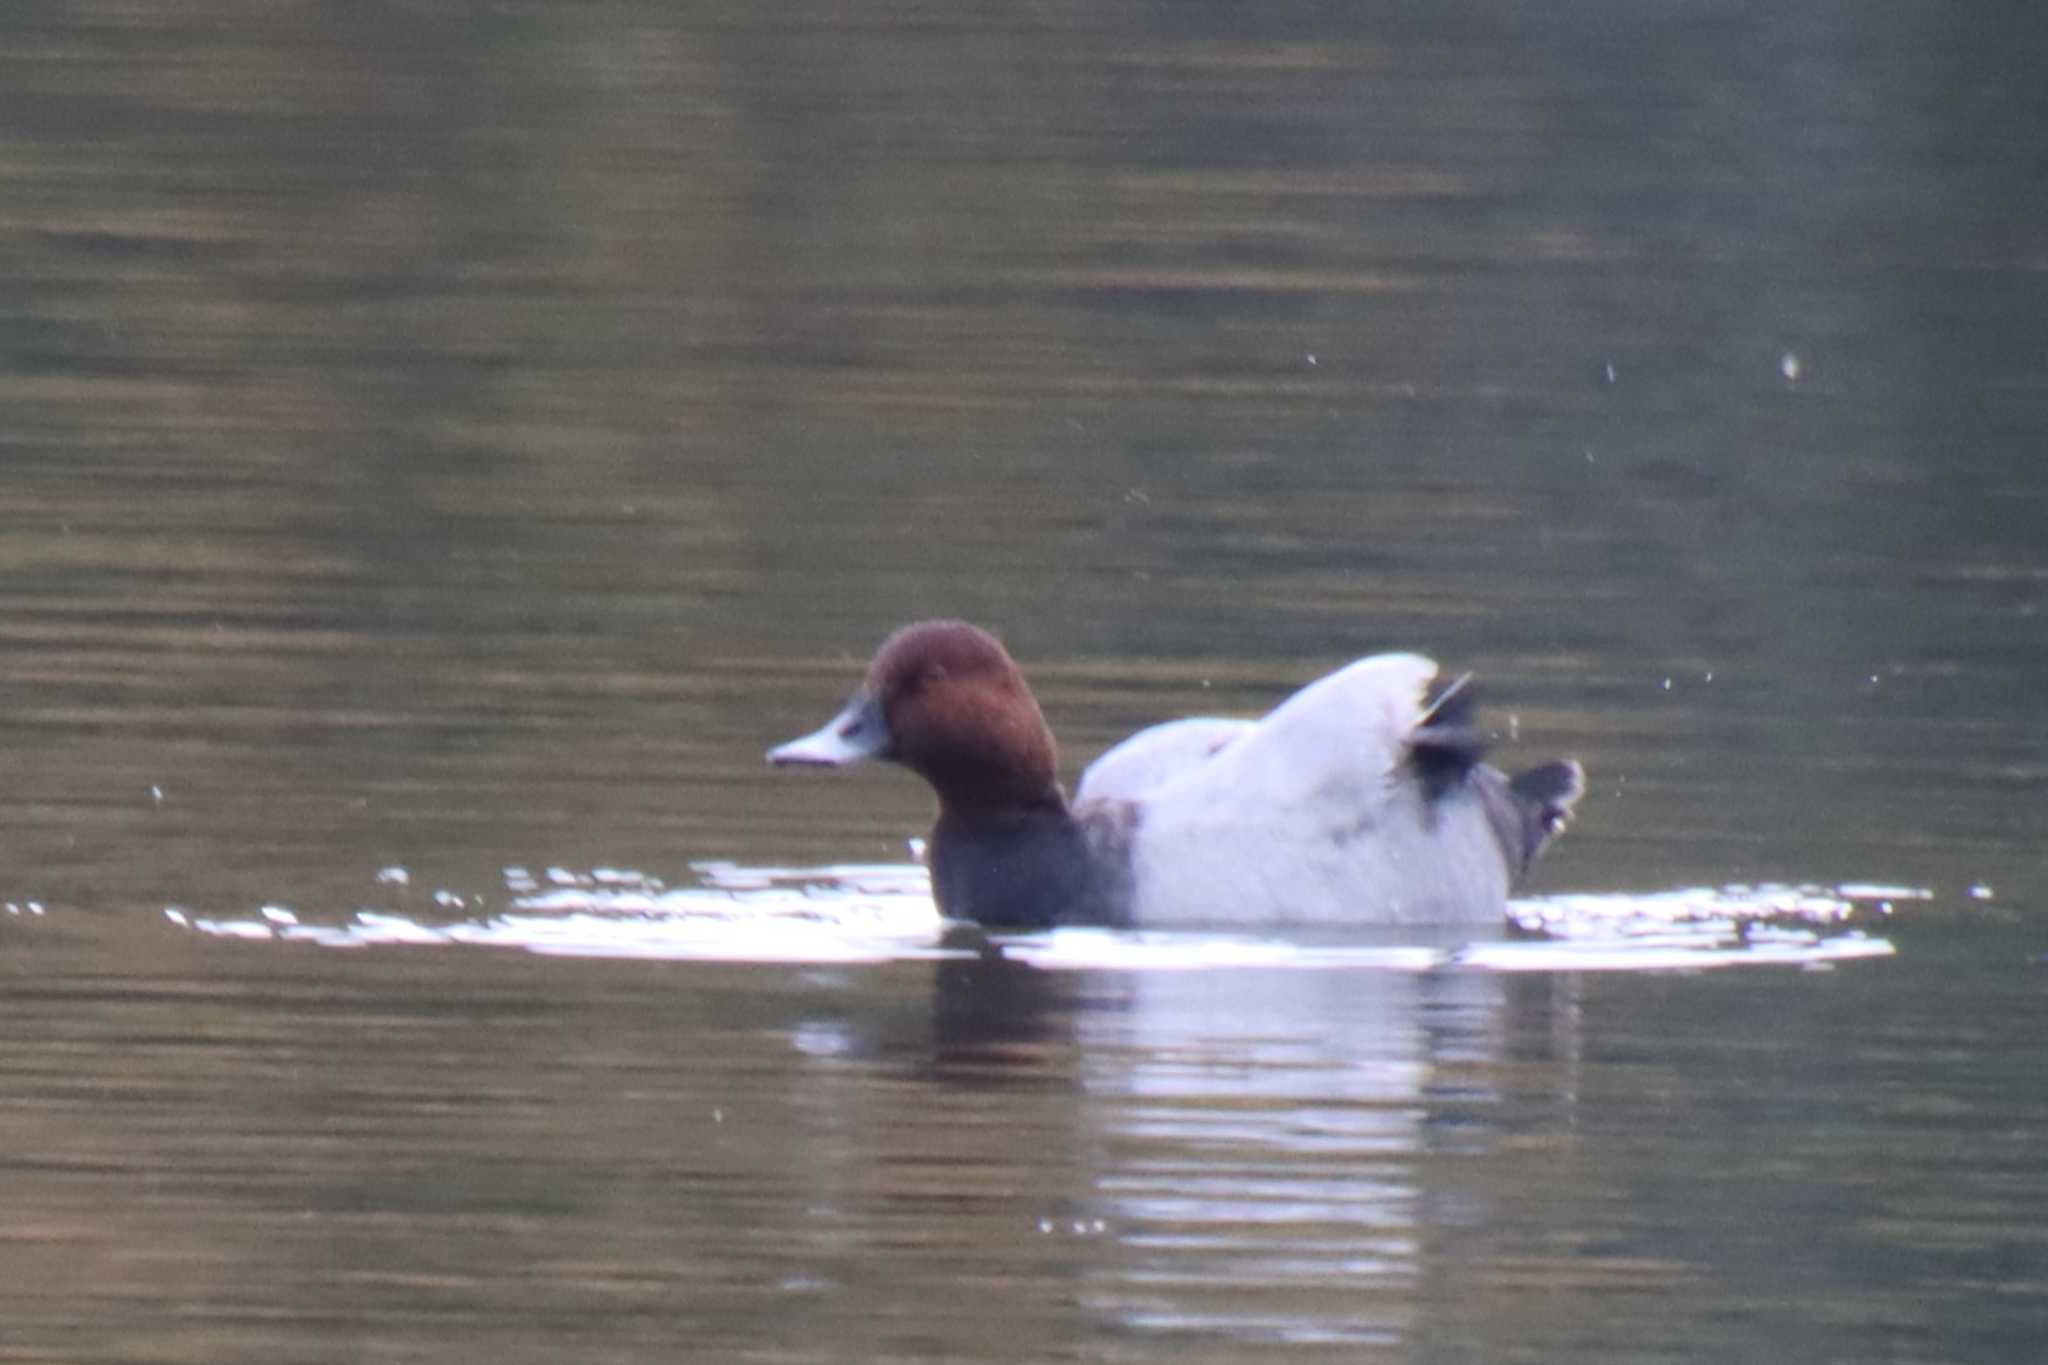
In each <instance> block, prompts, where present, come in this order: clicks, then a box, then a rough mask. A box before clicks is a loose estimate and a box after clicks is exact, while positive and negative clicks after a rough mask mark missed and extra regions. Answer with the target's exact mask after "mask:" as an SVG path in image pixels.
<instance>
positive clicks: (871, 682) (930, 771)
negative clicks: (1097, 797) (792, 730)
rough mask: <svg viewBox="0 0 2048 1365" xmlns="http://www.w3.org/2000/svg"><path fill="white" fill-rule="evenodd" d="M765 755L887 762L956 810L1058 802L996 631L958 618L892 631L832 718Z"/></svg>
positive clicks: (1027, 699) (1018, 681)
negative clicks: (857, 686) (905, 770)
mask: <svg viewBox="0 0 2048 1365" xmlns="http://www.w3.org/2000/svg"><path fill="white" fill-rule="evenodd" d="M768 758H769V761H770V762H772V763H776V764H823V765H832V766H837V765H839V764H844V763H851V762H856V761H858V760H859V759H862V758H881V759H887V760H889V761H891V762H894V763H900V764H902V765H903V766H904V767H906V768H909V769H910V770H911V771H913V772H915V773H917V774H918V775H919V776H920V777H923V778H924V779H925V780H926V781H927V782H929V783H931V784H932V787H933V788H934V789H935V790H936V791H937V792H938V794H939V800H940V803H941V804H942V805H943V806H944V807H946V808H947V809H948V810H952V811H955V812H960V813H963V814H964V813H968V812H975V811H994V810H1001V809H1004V808H1009V807H1029V806H1038V805H1042V804H1044V803H1045V802H1046V801H1048V800H1053V801H1057V800H1059V795H1058V787H1057V784H1056V780H1055V776H1054V771H1055V767H1056V762H1057V753H1056V750H1055V748H1054V745H1053V738H1052V731H1051V730H1050V729H1048V728H1047V727H1046V724H1045V717H1044V715H1043V714H1042V713H1041V712H1040V711H1039V709H1038V702H1037V700H1036V699H1035V698H1033V697H1032V695H1031V689H1030V687H1029V686H1027V685H1026V684H1025V682H1024V675H1023V674H1022V673H1021V672H1019V671H1018V669H1017V665H1016V663H1015V661H1014V660H1012V659H1011V658H1010V655H1009V652H1008V651H1007V650H1005V649H1004V648H1003V646H1002V644H1001V643H1000V642H998V641H997V640H996V638H995V637H994V636H993V635H990V634H989V633H988V632H987V631H984V630H980V629H977V628H976V627H974V626H971V625H969V624H967V623H966V622H965V621H921V622H919V623H917V624H916V625H912V626H905V627H904V628H903V629H902V630H899V631H897V632H896V633H895V634H894V635H892V636H890V637H889V638H888V640H886V641H884V642H883V645H882V648H881V651H880V652H879V653H877V654H876V655H875V661H874V663H873V664H872V665H871V666H870V667H869V669H868V676H867V682H866V683H865V685H864V686H863V687H862V688H861V690H860V692H859V693H857V694H856V695H855V696H854V698H853V700H852V701H851V702H849V703H848V704H847V706H846V708H845V709H844V710H843V711H841V712H840V713H839V715H838V716H836V717H834V718H833V720H832V721H831V722H830V723H829V724H827V725H826V726H825V727H824V728H823V729H821V730H819V731H818V732H817V733H815V734H812V735H807V736H805V737H804V738H802V739H799V740H795V741H792V742H791V743H789V744H785V745H783V746H782V747H781V748H779V749H774V750H771V751H770V752H769V755H768Z"/></svg>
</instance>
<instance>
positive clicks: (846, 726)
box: [768, 696, 889, 768]
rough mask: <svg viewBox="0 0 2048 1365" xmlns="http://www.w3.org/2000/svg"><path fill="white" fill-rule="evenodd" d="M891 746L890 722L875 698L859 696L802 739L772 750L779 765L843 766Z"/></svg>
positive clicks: (771, 755)
mask: <svg viewBox="0 0 2048 1365" xmlns="http://www.w3.org/2000/svg"><path fill="white" fill-rule="evenodd" d="M888 747H889V723H888V722H887V721H886V720H884V719H883V718H882V708H881V707H880V706H879V705H877V704H876V703H875V701H874V699H873V698H870V697H864V696H863V697H855V698H854V699H853V700H852V701H850V702H848V703H847V704H846V709H844V710H843V711H841V712H840V713H839V714H838V715H836V716H834V717H832V719H831V720H829V721H826V722H825V724H824V725H823V726H822V727H820V728H819V729H816V730H813V731H812V732H811V733H810V734H808V735H805V736H804V737H803V738H802V739H793V740H791V741H790V742H789V743H787V744H783V745H778V746H777V747H775V748H773V749H770V750H769V751H768V761H769V762H770V763H773V764H774V765H775V766H776V767H778V768H843V767H845V766H846V765H847V764H849V763H859V762H860V761H861V760H863V759H868V758H879V757H881V755H882V753H883V751H884V750H886V749H887V748H888Z"/></svg>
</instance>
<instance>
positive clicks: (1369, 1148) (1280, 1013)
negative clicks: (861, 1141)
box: [933, 945, 1557, 1345]
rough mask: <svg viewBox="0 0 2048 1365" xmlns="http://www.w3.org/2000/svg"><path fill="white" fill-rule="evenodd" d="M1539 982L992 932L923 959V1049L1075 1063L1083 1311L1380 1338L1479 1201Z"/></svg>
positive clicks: (1191, 1329) (1037, 1064) (1019, 1062)
mask: <svg viewBox="0 0 2048 1365" xmlns="http://www.w3.org/2000/svg"><path fill="white" fill-rule="evenodd" d="M1551 990H1552V987H1551V985H1550V984H1549V979H1548V978H1544V979H1543V981H1542V982H1540V983H1539V982H1537V981H1534V980H1531V979H1529V978H1508V977H1504V976H1501V975H1496V974H1489V973H1483V972H1471V971H1458V970H1438V971H1421V972H1403V971H1353V970H1329V971H1300V970H1285V969H1257V968H1254V969H1241V970H1233V969H1224V970H1191V971H1115V972H1090V971H1074V972H1047V971H1040V970H1036V969H1034V968H1031V967H1028V966H1023V965H1021V964H1019V963H1017V962H1015V961H1012V960H1010V959H1009V958H1006V957H1005V956H1004V955H1003V954H1002V953H1001V952H1000V951H999V950H997V949H994V948H990V947H987V946H985V945H984V947H983V950H982V951H980V952H979V953H978V954H977V955H976V956H975V957H973V958H971V959H962V960H957V961H952V962H948V963H945V964H943V965H941V966H940V968H939V969H938V980H937V988H936V990H935V992H934V996H933V1001H934V1023H935V1035H936V1047H935V1050H934V1062H935V1065H936V1069H937V1074H938V1076H939V1077H940V1078H941V1079H958V1080H963V1081H964V1080H968V1079H969V1078H971V1077H986V1076H987V1074H988V1071H989V1069H990V1068H991V1067H997V1068H1001V1067H1006V1066H1014V1067H1018V1068H1023V1069H1025V1070H1027V1071H1029V1072H1031V1073H1033V1074H1036V1075H1039V1076H1045V1075H1047V1074H1048V1073H1057V1072H1059V1071H1060V1070H1062V1069H1065V1070H1066V1072H1067V1073H1068V1074H1067V1076H1066V1080H1067V1082H1068V1083H1069V1084H1070V1085H1071V1086H1072V1090H1073V1093H1075V1094H1076V1095H1077V1097H1078V1103H1077V1106H1076V1108H1075V1109H1074V1111H1073V1114H1074V1129H1073V1132H1072V1134H1071V1142H1072V1145H1071V1148H1070V1150H1069V1151H1067V1152H1066V1153H1065V1154H1064V1156H1063V1157H1062V1158H1061V1160H1062V1161H1063V1162H1069V1161H1070V1162H1072V1163H1074V1164H1075V1165H1076V1166H1077V1167H1079V1168H1080V1169H1075V1170H1072V1171H1070V1172H1067V1173H1063V1174H1064V1175H1065V1176H1066V1177H1067V1178H1063V1179H1059V1180H1058V1181H1057V1183H1058V1184H1059V1185H1061V1186H1063V1187H1065V1188H1066V1189H1068V1190H1086V1191H1088V1192H1089V1193H1088V1195H1087V1197H1086V1198H1085V1200H1084V1201H1082V1204H1081V1206H1078V1207H1074V1206H1069V1207H1068V1208H1066V1209H1064V1210H1063V1211H1062V1215H1061V1222H1060V1226H1059V1227H1058V1228H1056V1229H1055V1231H1062V1232H1063V1231H1065V1230H1067V1229H1068V1228H1069V1227H1071V1228H1073V1229H1085V1230H1099V1234H1100V1235H1097V1236H1095V1237H1093V1238H1091V1239H1090V1245H1089V1247H1088V1248H1087V1249H1086V1254H1085V1255H1082V1256H1081V1257H1080V1262H1079V1263H1080V1265H1081V1266H1082V1267H1085V1269H1084V1270H1083V1271H1082V1273H1083V1276H1084V1278H1085V1280H1086V1289H1085V1291H1084V1292H1083V1294H1082V1302H1084V1303H1085V1304H1086V1305H1087V1306H1088V1308H1089V1309H1090V1310H1091V1315H1092V1316H1098V1322H1097V1326H1098V1327H1099V1326H1101V1325H1102V1322H1101V1319H1106V1320H1107V1321H1108V1322H1109V1323H1112V1324H1114V1325H1115V1326H1116V1327H1118V1328H1120V1329H1122V1330H1141V1331H1146V1332H1161V1331H1163V1332H1170V1333H1181V1332H1187V1333H1194V1334H1197V1335H1199V1336H1206V1337H1210V1338H1214V1337H1216V1336H1217V1335H1219V1334H1220V1335H1222V1336H1223V1337H1225V1338H1229V1339H1237V1338H1243V1339H1248V1340H1249V1339H1257V1340H1262V1341H1275V1340H1290V1341H1291V1340H1301V1341H1322V1342H1335V1343H1341V1342H1347V1341H1355V1342H1361V1343H1363V1342H1373V1343H1378V1344H1381V1345H1385V1344H1388V1343H1395V1342H1400V1341H1404V1340H1407V1339H1409V1338H1410V1337H1411V1335H1412V1333H1413V1331H1414V1328H1415V1325H1416V1318H1417V1315H1418V1313H1420V1312H1421V1311H1422V1310H1421V1308H1420V1305H1421V1304H1422V1303H1423V1302H1425V1301H1426V1299H1428V1298H1431V1297H1433V1295H1427V1294H1425V1293H1424V1287H1425V1284H1426V1282H1428V1281H1430V1280H1431V1279H1432V1278H1433V1277H1435V1276H1437V1275H1438V1274H1439V1272H1440V1271H1441V1270H1443V1269H1446V1268H1447V1267H1444V1266H1442V1265H1440V1264H1439V1262H1440V1260H1441V1259H1442V1258H1441V1257H1440V1256H1439V1254H1438V1252H1437V1250H1436V1248H1437V1247H1438V1245H1439V1242H1440V1240H1441V1239H1440V1237H1439V1236H1438V1234H1439V1233H1441V1232H1443V1231H1444V1230H1445V1229H1447V1228H1449V1227H1452V1226H1455V1225H1458V1224H1461V1223H1466V1222H1469V1221H1471V1219H1472V1218H1474V1217H1475V1216H1476V1215H1475V1211H1474V1209H1473V1208H1472V1207H1471V1206H1472V1203H1473V1199H1472V1197H1471V1196H1469V1195H1467V1194H1465V1193H1463V1192H1462V1191H1461V1189H1460V1185H1461V1181H1460V1179H1459V1173H1458V1169H1457V1161H1456V1158H1457V1157H1458V1156H1459V1155H1460V1154H1473V1153H1481V1152H1485V1151H1488V1150H1490V1149H1491V1148H1492V1146H1493V1145H1494V1143H1495V1140H1496V1139H1497V1137H1498V1135H1499V1134H1500V1132H1501V1131H1502V1128H1501V1121H1500V1120H1499V1119H1498V1118H1497V1117H1496V1116H1495V1115H1493V1114H1492V1113H1491V1112H1490V1111H1491V1110H1492V1109H1493V1108H1494V1107H1496V1106H1497V1105H1498V1103H1499V1101H1500V1099H1501V1085H1500V1080H1501V1077H1502V1076H1503V1074H1504V1073H1505V1071H1506V1069H1507V1067H1508V1059H1509V1058H1510V1057H1511V1056H1514V1057H1516V1065H1517V1066H1521V1065H1524V1064H1525V1063H1526V1061H1527V1054H1528V1052H1529V1050H1530V1049H1531V1048H1532V1047H1533V1048H1535V1049H1536V1050H1537V1051H1539V1052H1544V1051H1551V1050H1552V1049H1553V1041H1552V1040H1554V1038H1555V1036H1556V1027H1555V1022H1554V1021H1555V1018H1556V1015H1557V1007H1556V1003H1555V1001H1553V1000H1552V999H1551V998H1550V995H1551ZM1541 1107H1543V1108H1546V1109H1547V1108H1548V1106H1541ZM1020 1155H1021V1154H1020ZM1047 1155H1048V1154H1047V1153H1046V1152H1045V1151H1044V1150H1043V1148H1042V1147H1039V1148H1037V1149H1036V1150H1033V1151H1032V1152H1031V1153H1030V1154H1029V1159H1030V1161H1031V1162H1032V1163H1033V1164H1034V1165H1042V1164H1043V1163H1044V1162H1045V1161H1046V1158H1047ZM1047 1175H1048V1173H1047V1172H1045V1171H1043V1170H1040V1171H1039V1172H1038V1176H1037V1178H1039V1179H1040V1180H1044V1179H1045V1178H1046V1176H1047Z"/></svg>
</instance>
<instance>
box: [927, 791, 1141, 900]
mask: <svg viewBox="0 0 2048 1365" xmlns="http://www.w3.org/2000/svg"><path fill="white" fill-rule="evenodd" d="M1097 815H1098V813H1097V812H1095V811H1094V810H1093V809H1092V807H1091V810H1090V812H1089V816H1088V818H1087V819H1085V820H1079V819H1076V818H1075V816H1074V813H1073V812H1072V811H1071V810H1070V809H1068V807H1067V802H1066V798H1065V796H1063V795H1062V794H1061V793H1060V791H1059V789H1058V788H1057V787H1054V788H1052V789H1051V791H1050V792H1049V793H1047V795H1046V796H1045V797H1044V798H1042V799H1040V800H1038V801H1035V802H1031V803H1028V804H1021V805H1020V804H1015V803H1012V804H1009V805H1005V806H1003V807H1000V808H992V807H986V806H982V807H958V806H954V805H952V804H942V805H941V806H940V808H939V819H938V823H937V824H935V825H934V826H933V827H932V838H931V847H930V854H929V856H930V861H931V874H932V897H933V899H934V900H935V901H937V902H938V907H939V913H940V914H942V915H945V916H947V917H948V918H951V919H964V920H973V921H974V922H976V923H978V924H981V925H984V926H986V927H988V928H991V929H1043V928H1049V927H1051V926H1053V925H1055V924H1121V923H1124V922H1125V921H1126V920H1127V919H1128V915H1129V904H1128V903H1129V895H1128V889H1129V868H1128V853H1127V850H1126V849H1125V848H1123V847H1122V846H1121V845H1122V840H1121V838H1120V837H1117V836H1116V832H1115V831H1108V830H1106V829H1103V828H1097V826H1098V824H1099V823H1100V822H1099V821H1098V819H1097ZM1106 835H1107V836H1108V837H1105V836H1106Z"/></svg>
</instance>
